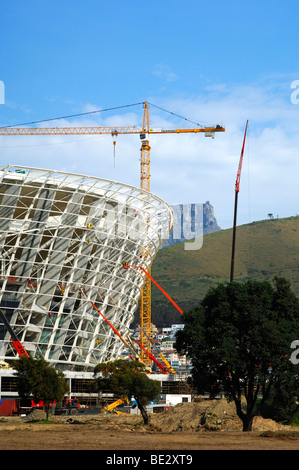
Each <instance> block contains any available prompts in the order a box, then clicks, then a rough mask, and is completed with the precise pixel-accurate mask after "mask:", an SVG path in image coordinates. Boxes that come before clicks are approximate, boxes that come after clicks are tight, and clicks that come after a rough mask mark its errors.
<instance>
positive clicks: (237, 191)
mask: <svg viewBox="0 0 299 470" xmlns="http://www.w3.org/2000/svg"><path fill="white" fill-rule="evenodd" d="M247 126H248V121H247V122H246V127H245V132H244V139H243V145H242V150H241V156H240V161H239V166H238V172H237V178H236V185H235V207H234V225H233V239H232V255H231V265H230V282H232V281H233V280H234V267H235V248H236V230H237V210H238V195H239V191H240V180H241V171H242V164H243V155H244V148H245V140H246V134H247Z"/></svg>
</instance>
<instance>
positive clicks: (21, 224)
mask: <svg viewBox="0 0 299 470" xmlns="http://www.w3.org/2000/svg"><path fill="white" fill-rule="evenodd" d="M223 131H225V129H224V128H223V127H222V126H220V125H217V126H214V127H200V128H193V129H168V130H164V129H163V130H162V129H152V128H151V124H150V113H149V104H148V103H147V102H144V103H143V118H142V125H141V126H140V127H139V128H138V127H135V126H127V127H113V128H112V127H110V128H99V127H97V128H76V127H74V128H59V127H55V128H50V127H45V128H41V127H31V128H25V127H9V128H1V130H0V133H1V135H3V136H10V135H21V136H24V135H27V136H30V135H39V136H43V135H53V136H55V135H82V134H88V135H90V134H92V135H93V134H94V135H100V134H103V135H106V134H110V135H111V136H112V138H113V148H114V151H115V145H116V137H117V136H118V134H137V135H139V137H140V142H141V147H140V188H136V187H134V186H129V185H127V184H121V183H118V182H115V181H110V180H105V179H100V178H96V177H93V176H86V175H78V174H71V173H63V172H59V171H55V170H46V169H36V168H31V167H25V166H13V165H8V166H3V167H1V168H0V197H1V200H0V231H1V234H0V244H1V247H0V248H1V272H0V282H1V294H0V295H1V298H0V316H1V318H0V361H2V362H1V364H2V369H1V379H0V399H1V400H9V399H10V400H11V399H15V398H16V383H15V382H16V379H15V377H14V375H13V369H12V367H11V362H12V361H13V360H14V359H15V358H17V357H22V355H30V356H32V357H34V358H38V357H40V356H42V357H44V358H45V360H46V361H47V362H48V363H49V364H50V365H53V366H54V367H55V368H56V369H60V370H62V371H63V372H64V375H65V377H66V379H67V381H68V383H69V388H70V394H69V397H68V398H69V399H70V400H72V399H74V397H76V399H79V400H80V403H81V404H82V405H83V406H90V407H92V406H96V405H98V399H97V397H96V396H91V394H90V392H88V383H89V382H90V380H92V374H93V369H94V367H95V365H96V364H98V363H101V362H105V361H110V360H115V359H118V358H123V357H127V358H128V360H131V359H138V360H140V361H142V362H144V363H145V365H146V367H147V370H148V373H149V375H150V376H153V377H154V378H155V379H158V380H160V381H161V383H162V394H161V397H160V399H159V400H158V401H159V404H157V406H158V407H159V406H160V407H161V406H162V409H163V405H164V407H165V406H166V405H172V404H174V403H177V402H178V400H179V401H191V391H190V388H189V387H188V386H187V385H186V382H185V380H184V381H182V380H181V378H180V377H178V375H177V374H176V373H175V371H174V370H173V369H172V367H171V365H170V364H169V363H168V362H167V360H166V359H165V357H163V355H162V354H161V353H158V354H157V352H156V351H154V350H153V343H152V341H151V285H152V284H155V286H156V288H159V289H160V291H161V292H162V293H163V295H165V297H166V298H167V300H168V301H169V302H171V303H172V305H173V308H175V309H177V310H178V311H179V312H180V313H183V312H182V310H181V309H180V307H179V306H178V305H177V304H176V303H175V302H174V301H173V300H172V299H171V297H170V296H169V295H168V294H167V293H166V292H165V291H164V290H163V288H162V286H160V285H159V284H158V283H157V282H156V281H155V279H153V278H152V276H151V265H152V263H153V260H154V258H155V255H156V253H157V251H158V250H159V248H160V247H161V245H162V243H163V241H164V240H165V239H166V238H167V237H168V236H169V233H170V232H171V230H172V227H173V218H174V217H173V211H172V209H171V208H170V206H169V205H168V204H167V203H166V202H164V201H163V200H161V199H160V198H159V197H158V196H155V195H153V194H152V193H151V192H150V177H151V173H150V149H151V148H150V144H149V137H150V135H151V134H161V135H162V134H169V133H175V134H180V133H203V134H204V135H205V136H206V137H210V138H211V137H212V138H214V135H215V132H223ZM137 308H139V309H140V313H139V316H140V327H139V331H140V337H139V340H138V341H136V340H135V341H132V339H131V337H130V329H129V327H130V324H131V323H132V321H133V319H134V313H135V311H136V309H137ZM130 358H131V359H130ZM171 396H176V397H175V398H173V399H171V398H170V397H171ZM178 396H180V398H179V399H178ZM105 400H106V401H107V403H109V404H110V403H111V402H112V404H111V406H112V407H113V408H114V407H116V405H114V400H113V397H112V396H110V394H109V393H108V394H107V396H106V397H105ZM10 405H11V406H12V407H13V408H14V412H16V409H15V406H16V405H12V402H11V403H10ZM3 406H4V405H3ZM149 406H151V405H150V404H149ZM3 409H4V408H3ZM160 410H161V408H160ZM109 411H110V409H109Z"/></svg>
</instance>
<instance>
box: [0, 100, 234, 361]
mask: <svg viewBox="0 0 299 470" xmlns="http://www.w3.org/2000/svg"><path fill="white" fill-rule="evenodd" d="M139 104H140V103H139ZM142 104H143V106H144V112H143V122H142V127H141V128H138V127H137V126H122V127H46V128H45V127H44V128H42V127H38V128H37V127H17V126H10V127H2V128H0V135H3V136H13V135H14V136H16V135H18V136H30V135H37V136H49V135H102V134H106V135H107V134H110V135H111V136H112V137H113V146H114V153H115V145H116V138H117V136H118V135H119V134H139V136H140V140H141V149H140V151H141V159H140V186H141V189H144V190H146V191H150V150H151V147H150V145H149V135H151V134H160V135H161V134H163V135H168V134H186V133H188V134H190V133H204V134H205V136H206V137H212V138H214V135H215V132H225V128H224V127H223V126H222V125H216V126H210V127H197V128H190V129H152V128H151V127H150V115H149V103H148V102H147V101H145V102H143V103H142ZM152 106H155V105H152ZM155 107H156V108H159V107H158V106H155ZM159 109H162V108H159ZM164 111H165V110H164ZM168 112H169V111H168ZM85 114H88V113H85ZM170 114H173V115H175V113H170ZM70 117H71V116H70ZM179 117H181V116H179ZM184 119H185V120H186V121H190V120H189V119H186V118H184ZM144 251H145V252H146V247H144ZM146 256H147V255H146V253H145V255H144V257H146ZM140 326H141V329H142V331H141V337H140V341H141V344H142V345H143V346H145V347H146V349H147V350H148V351H150V349H151V343H150V340H149V338H151V280H150V279H149V278H147V279H146V280H145V283H144V285H143V289H142V294H141V299H140ZM143 332H146V335H145V334H143ZM141 357H142V358H143V360H144V361H145V362H148V363H149V362H150V361H149V360H148V358H147V356H146V355H145V354H143V352H142V353H141Z"/></svg>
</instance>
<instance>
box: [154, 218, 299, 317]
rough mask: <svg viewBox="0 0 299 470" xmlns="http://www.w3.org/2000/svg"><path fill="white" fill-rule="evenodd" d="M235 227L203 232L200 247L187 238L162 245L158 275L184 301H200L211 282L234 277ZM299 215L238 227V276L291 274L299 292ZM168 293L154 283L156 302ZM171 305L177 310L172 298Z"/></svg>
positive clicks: (239, 278) (156, 265) (264, 277)
mask: <svg viewBox="0 0 299 470" xmlns="http://www.w3.org/2000/svg"><path fill="white" fill-rule="evenodd" d="M231 246H232V229H228V230H221V231H219V232H215V233H211V234H208V235H206V236H204V238H203V245H202V248H201V249H200V250H194V251H187V250H185V249H184V243H178V244H177V245H173V246H171V247H167V248H163V249H162V250H160V251H159V252H158V254H157V256H156V258H155V260H154V263H153V266H152V276H153V278H154V279H155V280H156V281H157V282H158V283H159V284H160V285H161V287H163V289H164V290H165V291H166V292H167V293H168V294H169V295H170V296H171V297H172V298H173V299H174V300H175V301H176V302H177V303H178V304H179V305H180V302H192V303H198V302H199V301H200V300H201V299H202V298H203V297H204V296H205V294H206V293H207V292H208V290H209V288H210V287H212V286H216V285H217V284H219V283H225V282H228V281H229V275H230V263H231ZM298 252H299V217H298V216H297V217H289V218H285V219H269V220H262V221H259V222H252V223H251V224H247V225H242V226H239V227H237V232H236V252H235V270H234V279H235V280H236V281H246V280H248V279H252V280H267V281H272V280H273V278H274V276H276V275H277V276H280V277H285V278H286V279H288V280H289V281H290V283H291V285H292V289H293V290H294V292H295V293H296V294H297V295H298V296H299V257H298ZM162 299H165V297H164V296H163V294H162V293H161V292H160V291H159V289H157V287H155V286H154V285H153V287H152V305H153V306H154V305H155V303H156V302H157V301H159V300H162ZM169 309H170V310H169V311H172V310H173V307H172V306H171V304H170V307H169Z"/></svg>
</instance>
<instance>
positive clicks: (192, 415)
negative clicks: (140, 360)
mask: <svg viewBox="0 0 299 470" xmlns="http://www.w3.org/2000/svg"><path fill="white" fill-rule="evenodd" d="M150 423H151V425H152V426H153V427H154V428H155V429H157V430H159V431H163V432H173V431H190V430H193V431H217V430H218V431H242V422H241V420H240V418H239V417H238V416H237V414H236V407H235V404H234V403H228V402H227V400H225V399H222V400H207V401H203V402H199V403H179V404H178V405H176V406H175V407H173V408H171V409H170V410H168V411H164V412H163V413H158V414H153V415H151V416H150ZM290 429H292V428H290V427H289V426H284V425H281V424H278V423H276V422H275V421H273V420H271V419H263V418H261V417H259V416H257V417H255V418H254V420H253V426H252V430H253V431H286V430H290Z"/></svg>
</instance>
